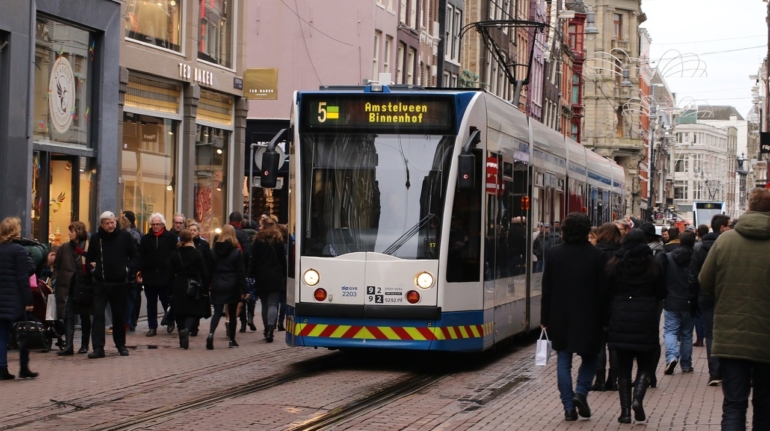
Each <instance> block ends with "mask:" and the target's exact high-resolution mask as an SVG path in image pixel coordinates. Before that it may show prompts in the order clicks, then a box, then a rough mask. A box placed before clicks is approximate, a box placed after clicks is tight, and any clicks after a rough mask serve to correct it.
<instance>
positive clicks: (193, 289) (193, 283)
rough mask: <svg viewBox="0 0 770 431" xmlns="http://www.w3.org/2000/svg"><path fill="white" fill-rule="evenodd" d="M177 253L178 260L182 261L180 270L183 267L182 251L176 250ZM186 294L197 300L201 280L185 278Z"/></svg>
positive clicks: (199, 294)
mask: <svg viewBox="0 0 770 431" xmlns="http://www.w3.org/2000/svg"><path fill="white" fill-rule="evenodd" d="M177 253H179V260H180V261H181V262H182V270H184V269H185V264H184V259H183V258H182V253H181V252H179V251H177ZM187 296H189V297H190V298H192V299H195V300H199V299H200V298H201V282H200V281H198V280H196V279H194V278H189V277H188V278H187Z"/></svg>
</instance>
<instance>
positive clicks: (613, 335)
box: [607, 229, 666, 423]
mask: <svg viewBox="0 0 770 431" xmlns="http://www.w3.org/2000/svg"><path fill="white" fill-rule="evenodd" d="M652 253H653V252H652V249H651V248H650V247H649V246H648V245H647V239H646V238H645V233H644V232H643V231H642V230H640V229H631V230H630V231H629V232H628V233H627V234H626V236H624V237H623V242H622V247H621V248H620V249H619V250H617V251H616V252H615V255H614V256H613V258H612V260H610V262H609V263H608V264H607V275H608V278H609V280H608V294H609V297H610V298H611V303H610V304H611V305H610V319H609V336H608V345H609V347H610V349H613V350H615V351H616V352H617V355H618V394H619V398H620V416H619V417H618V422H620V423H631V408H633V410H634V418H635V419H636V420H637V421H640V422H642V421H644V420H646V415H645V412H644V407H643V402H644V396H645V393H646V392H647V388H648V387H649V386H650V380H651V376H652V375H654V368H653V367H654V364H655V360H654V359H655V358H654V355H655V349H656V346H657V347H658V348H659V347H660V340H659V338H660V337H659V335H658V327H659V322H660V315H659V314H658V302H660V301H662V300H663V299H664V298H665V297H666V286H665V279H664V277H663V272H662V271H661V269H660V266H659V265H658V263H657V262H656V261H655V259H654V258H653V255H652ZM634 359H636V364H637V372H636V384H635V385H634V393H633V403H632V398H631V369H632V368H633V364H634Z"/></svg>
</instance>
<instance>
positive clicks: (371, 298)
mask: <svg viewBox="0 0 770 431" xmlns="http://www.w3.org/2000/svg"><path fill="white" fill-rule="evenodd" d="M366 294H367V295H368V297H367V298H366V299H367V302H374V303H375V304H383V303H384V302H385V301H384V296H383V295H382V288H381V287H375V286H366Z"/></svg>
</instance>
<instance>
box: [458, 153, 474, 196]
mask: <svg viewBox="0 0 770 431" xmlns="http://www.w3.org/2000/svg"><path fill="white" fill-rule="evenodd" d="M475 167H476V157H474V155H473V154H472V153H460V155H459V156H457V190H460V191H468V190H473V188H474V187H475V183H474V179H475V178H476V175H475V172H474V171H475Z"/></svg>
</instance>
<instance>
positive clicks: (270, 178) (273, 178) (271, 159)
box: [259, 151, 281, 189]
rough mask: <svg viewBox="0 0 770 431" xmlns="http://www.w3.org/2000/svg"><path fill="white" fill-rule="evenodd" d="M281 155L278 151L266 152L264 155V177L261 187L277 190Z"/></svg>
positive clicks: (261, 180) (261, 179)
mask: <svg viewBox="0 0 770 431" xmlns="http://www.w3.org/2000/svg"><path fill="white" fill-rule="evenodd" d="M280 160H281V155H280V154H278V152H277V151H265V153H264V154H263V155H262V177H261V178H260V181H259V182H260V185H261V186H262V187H263V188H266V189H272V188H275V186H276V183H277V182H278V163H279V162H280Z"/></svg>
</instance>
